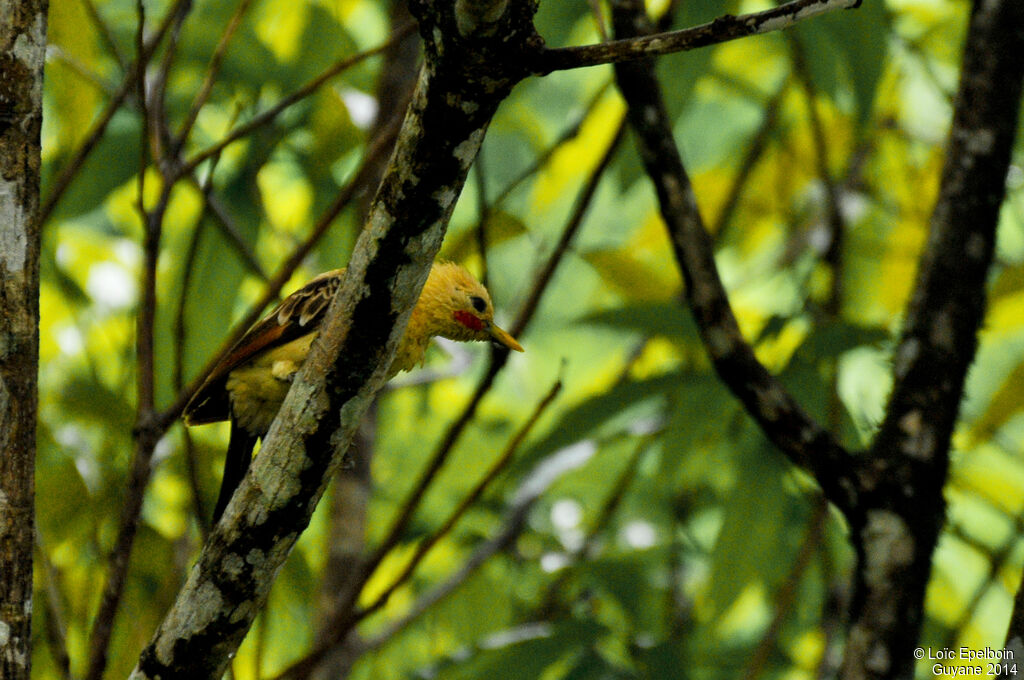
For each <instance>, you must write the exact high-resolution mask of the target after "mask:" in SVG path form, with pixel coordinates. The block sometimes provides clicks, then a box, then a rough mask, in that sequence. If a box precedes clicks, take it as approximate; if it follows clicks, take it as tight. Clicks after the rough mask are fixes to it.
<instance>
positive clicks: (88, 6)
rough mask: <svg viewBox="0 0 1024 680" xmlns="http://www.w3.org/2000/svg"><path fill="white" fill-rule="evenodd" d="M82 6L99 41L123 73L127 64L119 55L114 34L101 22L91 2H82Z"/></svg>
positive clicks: (88, 0) (104, 22)
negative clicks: (98, 36) (97, 34)
mask: <svg viewBox="0 0 1024 680" xmlns="http://www.w3.org/2000/svg"><path fill="white" fill-rule="evenodd" d="M82 4H83V5H85V11H86V13H87V14H88V15H89V20H90V21H92V23H93V25H94V26H95V27H96V31H97V33H99V34H100V40H101V41H102V42H103V45H104V46H105V47H106V48H107V49H108V50H110V54H111V55H112V56H113V57H114V60H115V61H117V65H118V66H120V67H121V72H122V73H123V72H124V71H125V70H126V69H127V68H128V64H127V62H125V59H124V55H123V54H121V49H120V48H119V47H118V46H117V41H116V40H114V34H113V32H111V30H110V26H108V25H107V22H106V21H104V20H103V17H102V16H101V15H100V12H99V10H98V9H97V8H96V3H95V2H93V0H82Z"/></svg>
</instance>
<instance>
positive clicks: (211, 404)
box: [184, 269, 345, 425]
mask: <svg viewBox="0 0 1024 680" xmlns="http://www.w3.org/2000/svg"><path fill="white" fill-rule="evenodd" d="M344 273H345V270H344V269H334V270H332V271H329V272H324V273H323V274H320V275H319V276H317V277H316V278H314V279H312V280H311V281H310V282H309V283H307V284H306V285H305V286H303V287H302V288H300V289H298V290H297V291H295V292H294V293H292V294H291V295H289V296H288V297H287V298H285V299H284V300H283V301H282V302H281V304H279V305H278V306H277V307H276V308H275V309H274V310H273V311H272V312H271V313H270V314H268V315H267V316H266V317H264V318H263V319H261V320H260V321H257V322H256V323H255V324H253V326H252V328H250V329H249V330H248V332H246V334H245V335H243V336H242V338H241V339H240V340H239V341H238V342H236V343H235V345H234V347H232V348H231V351H230V352H228V354H227V355H226V356H225V357H224V358H223V359H222V360H221V361H220V363H218V364H217V365H216V366H215V367H214V369H213V371H211V372H210V375H209V376H207V378H206V381H205V382H203V385H202V387H200V388H199V389H198V390H197V391H196V393H195V394H194V395H192V399H190V400H189V402H188V405H187V406H186V407H185V412H184V418H185V423H186V424H188V425H202V424H204V423H215V422H217V421H219V420H227V419H228V418H229V417H230V415H231V405H230V401H229V399H228V393H227V390H226V389H225V384H226V383H227V379H228V374H229V373H231V371H233V370H235V369H236V368H238V367H239V366H241V365H242V364H244V363H245V362H247V361H249V360H250V359H252V358H253V357H254V356H256V355H257V354H259V353H260V352H264V351H266V350H268V349H272V348H274V347H277V346H278V345H283V344H285V343H287V342H291V341H292V340H295V339H296V338H299V337H301V336H303V335H306V334H307V333H309V332H310V330H311V329H313V328H315V327H316V326H317V325H319V323H320V321H321V319H323V316H324V312H326V311H327V306H328V305H329V304H330V302H331V298H332V297H334V293H335V291H337V290H338V286H340V285H341V277H342V275H343V274H344Z"/></svg>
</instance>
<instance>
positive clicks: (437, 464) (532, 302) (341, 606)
mask: <svg viewBox="0 0 1024 680" xmlns="http://www.w3.org/2000/svg"><path fill="white" fill-rule="evenodd" d="M624 130H625V122H623V124H622V125H621V126H620V128H619V130H618V133H617V134H616V135H615V137H614V139H613V140H612V142H611V143H610V144H609V145H608V149H607V150H606V151H605V154H604V156H603V157H602V159H601V161H600V162H599V163H598V165H597V166H596V167H595V169H594V171H593V172H592V173H591V175H590V177H589V179H588V180H587V182H586V184H585V185H584V187H583V189H582V190H581V191H580V195H579V197H578V198H577V200H576V206H575V208H574V210H573V214H572V215H571V216H570V218H569V220H568V222H567V223H566V226H565V228H564V229H563V231H562V236H561V237H560V238H559V241H558V243H557V244H556V246H555V248H554V249H553V250H552V252H551V255H550V256H549V257H548V259H547V261H546V262H545V264H544V266H543V267H542V268H541V270H540V273H539V274H538V275H537V276H536V277H535V278H534V284H533V287H532V289H531V291H530V293H529V294H528V296H527V298H526V301H525V302H524V303H523V306H522V308H521V310H520V313H519V315H518V316H517V317H516V320H515V321H514V322H513V324H512V325H511V326H510V333H512V335H513V336H514V337H521V336H522V334H523V331H525V330H526V327H527V326H528V325H529V323H530V321H531V320H532V319H533V315H534V313H535V312H536V310H537V307H538V305H539V303H540V299H541V297H542V296H543V294H544V291H545V290H546V289H547V286H548V284H549V283H550V282H551V276H552V274H553V273H554V271H555V269H556V268H557V267H558V264H559V263H560V262H561V261H562V258H563V257H564V256H565V253H566V252H567V251H568V248H569V245H570V243H572V240H573V238H574V237H575V235H576V233H577V231H578V230H579V227H580V225H581V224H582V222H583V217H584V215H585V214H586V212H587V208H588V207H589V206H590V203H591V200H592V199H593V196H594V193H595V192H596V189H597V185H598V183H599V181H600V179H601V177H602V176H603V175H604V172H605V170H607V168H608V166H609V165H610V164H611V160H612V158H614V155H615V152H616V151H617V150H618V148H619V145H620V143H621V140H622V138H623V133H624ZM508 355H509V352H508V350H505V349H493V351H492V353H491V357H490V361H489V362H488V366H487V370H486V372H485V374H484V377H483V378H482V379H481V381H480V383H479V384H478V385H477V388H476V390H475V391H474V392H473V395H472V397H470V400H469V402H468V403H467V404H466V406H465V407H464V408H463V411H462V413H460V414H459V417H458V418H457V419H456V420H455V421H454V422H453V423H452V424H451V425H450V426H449V428H448V431H447V432H446V433H445V436H444V438H443V439H442V440H441V442H440V443H439V445H438V447H437V449H436V451H435V452H434V454H433V456H432V457H431V459H430V461H429V462H428V464H427V467H426V469H425V470H424V471H423V472H422V473H421V475H420V479H419V481H418V482H417V484H416V486H415V488H414V489H413V491H412V492H411V493H410V495H409V497H408V498H407V499H406V501H405V503H403V505H402V509H401V510H400V511H399V515H398V517H397V518H396V519H395V520H394V522H393V523H392V525H391V528H390V529H389V531H388V533H387V534H386V536H385V538H384V540H383V541H381V543H380V544H379V545H378V546H377V548H376V549H375V550H374V551H373V553H372V554H371V555H370V556H369V557H368V558H366V560H364V561H363V563H362V564H361V565H360V567H359V570H358V572H357V577H356V578H354V579H353V580H352V582H351V584H352V585H351V587H350V589H349V590H348V592H346V593H344V594H343V595H342V596H341V597H339V600H338V609H337V610H336V612H335V615H334V617H332V619H331V620H330V621H329V622H328V624H327V625H326V626H325V630H327V631H330V633H329V635H330V637H331V638H332V639H334V640H341V639H343V638H344V636H345V635H346V634H347V633H348V631H349V630H351V628H352V626H353V625H355V623H356V622H357V620H358V619H357V618H356V617H357V615H358V614H357V613H356V612H353V611H352V608H353V606H354V604H355V602H356V600H357V598H358V596H359V593H360V591H361V590H362V588H363V585H365V583H366V581H367V580H368V579H369V577H370V576H371V575H372V574H373V572H374V571H375V570H376V568H377V567H378V566H379V565H380V563H381V562H382V561H383V559H384V557H385V556H386V555H387V554H388V552H390V551H391V549H392V548H393V547H394V546H395V545H397V544H398V542H399V541H400V540H401V537H402V536H403V535H404V533H405V529H406V527H407V526H408V524H409V522H410V521H411V519H412V516H413V513H414V512H415V510H416V508H417V507H418V506H419V502H420V501H421V500H422V498H423V496H424V495H425V494H426V490H427V489H428V488H429V486H430V485H431V483H432V482H433V479H434V477H435V476H436V475H437V473H438V471H439V470H440V469H441V467H442V466H443V465H444V463H445V461H446V460H447V458H448V455H449V454H450V453H451V450H452V448H453V447H454V445H455V442H456V441H457V440H458V438H459V436H460V435H461V434H462V432H463V430H464V429H465V428H466V426H467V425H468V424H469V422H470V421H471V420H472V419H473V416H474V415H475V414H476V409H477V407H478V406H479V405H480V402H481V401H482V400H483V398H484V396H485V395H486V394H487V392H488V391H489V390H490V388H491V386H492V385H493V384H494V379H495V378H496V377H497V375H498V373H499V372H500V371H501V369H502V368H503V367H504V366H505V363H506V362H507V361H508Z"/></svg>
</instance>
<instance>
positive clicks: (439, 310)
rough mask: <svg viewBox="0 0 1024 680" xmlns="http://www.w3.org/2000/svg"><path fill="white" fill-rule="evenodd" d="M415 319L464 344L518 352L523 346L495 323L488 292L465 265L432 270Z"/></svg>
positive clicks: (440, 264)
mask: <svg viewBox="0 0 1024 680" xmlns="http://www.w3.org/2000/svg"><path fill="white" fill-rule="evenodd" d="M413 316H414V318H415V317H419V318H420V320H421V323H423V324H424V326H425V327H426V328H428V329H429V333H430V335H439V336H441V337H442V338H448V339H449V340H457V341H460V342H465V341H470V340H480V341H488V340H490V341H492V342H495V343H497V344H499V345H502V346H504V347H508V348H509V349H513V350H515V351H517V352H522V351H523V348H522V346H521V345H520V344H519V343H518V342H516V339H515V338H513V337H512V336H511V335H509V334H508V333H507V332H505V331H504V330H502V329H501V328H499V327H498V326H497V324H495V323H494V306H493V305H492V304H491V296H490V295H489V294H488V293H487V289H486V288H484V287H483V285H482V284H481V283H480V282H479V281H477V280H476V279H475V278H474V277H473V275H472V274H470V273H469V272H468V271H466V269H465V268H464V267H462V266H461V265H458V264H455V263H454V262H438V263H436V264H434V266H433V267H432V268H431V269H430V275H429V276H428V277H427V282H426V283H425V284H424V286H423V293H422V294H421V295H420V300H419V302H418V303H417V304H416V309H415V310H414V311H413Z"/></svg>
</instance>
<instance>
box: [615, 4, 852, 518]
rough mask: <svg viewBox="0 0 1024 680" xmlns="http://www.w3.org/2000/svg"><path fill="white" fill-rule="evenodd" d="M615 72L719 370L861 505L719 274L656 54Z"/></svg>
mask: <svg viewBox="0 0 1024 680" xmlns="http://www.w3.org/2000/svg"><path fill="white" fill-rule="evenodd" d="M612 5H613V13H612V17H613V23H614V26H615V34H616V35H627V36H629V35H637V34H639V33H642V32H643V31H646V30H649V22H648V19H647V15H646V13H645V12H644V8H643V3H642V2H638V1H637V0H617V1H616V2H613V3H612ZM616 77H617V79H618V84H619V89H620V90H621V91H622V95H623V97H624V98H625V99H626V103H627V105H628V107H629V113H628V115H629V120H630V123H631V125H632V126H633V129H634V131H635V132H636V134H637V137H638V140H639V145H640V149H641V155H642V156H643V161H644V165H645V167H646V168H647V173H648V175H649V176H650V177H651V181H652V182H653V183H654V185H655V189H656V191H657V194H658V200H659V203H660V205H661V214H662V217H663V218H664V220H665V223H666V226H667V227H668V230H669V232H670V235H671V237H672V247H673V250H674V251H675V255H676V260H677V261H678V263H679V267H680V269H681V270H682V273H683V277H684V280H685V282H686V300H687V303H688V304H689V306H690V309H691V311H692V312H693V315H694V318H695V319H696V321H697V325H698V327H699V328H700V333H701V337H702V338H703V340H704V345H705V347H706V349H707V351H708V353H709V354H710V355H711V360H712V362H713V363H714V366H715V370H716V371H717V372H718V374H719V376H720V377H721V378H722V380H723V382H725V384H726V385H727V386H728V387H729V389H730V390H731V391H732V392H733V394H735V395H736V397H737V398H739V400H740V401H741V402H743V405H744V406H745V407H746V409H747V411H748V412H749V413H750V415H751V416H753V417H754V419H755V420H757V422H758V424H759V425H760V426H761V429H762V430H763V431H764V433H765V435H766V436H767V437H768V438H769V439H770V440H771V441H772V443H774V444H775V445H776V446H777V447H779V449H780V450H781V451H782V452H783V453H785V454H786V455H787V456H788V457H789V458H790V459H791V460H792V461H793V462H794V463H795V464H796V465H798V466H800V467H802V468H804V469H806V470H808V471H810V472H811V473H812V474H813V475H814V477H815V479H817V481H818V483H819V484H820V485H821V487H822V489H823V490H824V491H825V494H826V496H828V498H829V500H831V501H832V502H834V503H836V505H838V506H839V507H841V508H843V509H849V508H852V507H854V506H855V505H856V501H857V497H856V490H855V488H854V487H853V485H852V484H851V480H850V479H849V478H848V477H847V476H846V475H847V471H848V470H850V469H852V466H851V456H850V454H849V453H848V452H847V451H846V450H845V449H843V447H842V446H841V445H840V444H839V443H838V442H837V441H836V440H835V438H834V437H833V436H832V434H831V433H829V432H828V431H827V430H825V429H824V428H822V426H821V425H819V424H818V423H816V422H815V421H814V420H813V419H812V418H811V417H810V416H809V415H808V414H807V413H806V412H805V411H804V410H803V409H802V408H801V407H800V406H799V405H798V404H797V403H796V401H795V400H794V399H793V397H792V396H790V395H789V393H788V392H787V391H786V390H785V388H783V386H782V385H781V383H779V381H778V380H777V379H776V378H775V377H774V376H772V375H771V374H770V373H769V372H768V370H767V369H765V367H764V366H763V365H762V364H761V363H760V362H759V361H758V360H757V357H755V356H754V351H753V349H752V348H751V347H750V345H749V344H748V343H747V342H746V341H745V340H744V339H743V336H742V334H741V332H740V329H739V324H738V323H737V322H736V317H735V315H734V314H733V312H732V308H731V307H730V305H729V298H728V296H727V295H726V292H725V288H724V286H723V285H722V281H721V279H720V278H719V276H718V269H717V267H716V265H715V259H714V252H713V248H712V242H711V237H710V236H709V235H708V232H707V230H706V229H705V227H704V222H703V220H702V219H701V216H700V212H699V210H698V208H697V201H696V197H695V196H694V193H693V187H692V186H691V185H690V179H689V177H688V176H687V174H686V170H685V169H684V167H683V163H682V159H681V158H680V157H679V151H678V150H677V149H676V145H675V141H674V140H673V138H672V126H671V121H670V120H669V117H668V113H667V111H666V109H665V105H664V102H663V100H662V96H661V91H660V86H659V85H658V81H657V79H656V77H655V75H654V70H653V65H652V64H651V62H650V61H644V62H638V63H631V64H619V65H617V66H616Z"/></svg>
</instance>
